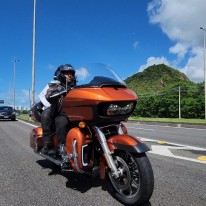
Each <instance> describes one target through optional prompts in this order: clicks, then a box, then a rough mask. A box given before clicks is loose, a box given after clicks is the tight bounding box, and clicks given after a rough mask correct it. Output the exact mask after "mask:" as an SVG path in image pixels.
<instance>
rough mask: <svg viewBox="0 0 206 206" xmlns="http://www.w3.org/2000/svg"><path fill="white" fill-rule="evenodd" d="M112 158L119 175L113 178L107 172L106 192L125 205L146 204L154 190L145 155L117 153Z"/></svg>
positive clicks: (151, 173)
mask: <svg viewBox="0 0 206 206" xmlns="http://www.w3.org/2000/svg"><path fill="white" fill-rule="evenodd" d="M113 158H114V161H115V165H116V167H117V170H118V171H119V173H120V174H121V175H120V177H119V178H115V177H114V176H112V173H111V171H108V172H107V176H106V178H107V182H108V192H109V193H110V194H111V195H112V196H113V197H114V198H115V199H117V200H118V201H119V202H121V203H123V204H125V205H129V206H132V205H141V204H143V203H145V202H148V201H149V199H150V198H151V196H152V193H153V190H154V174H153V170H152V167H151V164H150V162H149V159H148V157H147V155H146V154H145V153H143V154H131V153H129V152H124V151H118V152H117V153H115V154H114V156H113Z"/></svg>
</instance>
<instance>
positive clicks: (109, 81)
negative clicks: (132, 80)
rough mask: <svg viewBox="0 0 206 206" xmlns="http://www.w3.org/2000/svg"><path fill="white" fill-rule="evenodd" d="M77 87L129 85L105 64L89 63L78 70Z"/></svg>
mask: <svg viewBox="0 0 206 206" xmlns="http://www.w3.org/2000/svg"><path fill="white" fill-rule="evenodd" d="M76 78H77V86H76V87H105V86H119V87H127V85H126V83H125V82H124V81H123V80H122V79H121V78H120V77H119V76H118V75H117V74H116V73H115V72H114V71H113V69H112V68H111V67H109V66H107V65H105V64H99V63H97V64H89V65H87V66H84V67H81V68H80V69H77V70H76Z"/></svg>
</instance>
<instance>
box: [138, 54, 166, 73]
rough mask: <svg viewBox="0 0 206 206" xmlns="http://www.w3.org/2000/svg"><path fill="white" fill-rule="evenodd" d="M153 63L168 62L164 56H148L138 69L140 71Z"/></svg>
mask: <svg viewBox="0 0 206 206" xmlns="http://www.w3.org/2000/svg"><path fill="white" fill-rule="evenodd" d="M154 64H165V65H168V66H169V62H168V60H167V59H166V58H165V57H149V58H148V59H147V64H145V65H142V66H140V68H139V71H140V72H141V71H143V70H144V69H146V68H147V67H149V66H152V65H154Z"/></svg>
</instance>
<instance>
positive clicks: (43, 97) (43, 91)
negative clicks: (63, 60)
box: [39, 85, 51, 109]
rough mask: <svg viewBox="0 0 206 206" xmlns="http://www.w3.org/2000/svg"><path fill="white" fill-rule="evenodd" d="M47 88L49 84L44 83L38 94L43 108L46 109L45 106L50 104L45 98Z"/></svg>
mask: <svg viewBox="0 0 206 206" xmlns="http://www.w3.org/2000/svg"><path fill="white" fill-rule="evenodd" d="M48 89H49V86H48V85H46V87H45V88H44V89H43V90H42V92H41V93H40V94H39V99H40V101H41V102H42V104H43V105H44V109H46V108H48V107H50V106H51V104H50V103H49V102H48V101H47V100H46V97H45V95H46V93H47V90H48Z"/></svg>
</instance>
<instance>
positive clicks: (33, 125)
mask: <svg viewBox="0 0 206 206" xmlns="http://www.w3.org/2000/svg"><path fill="white" fill-rule="evenodd" d="M18 122H22V123H24V124H27V125H29V126H32V127H38V126H37V125H35V124H30V123H28V122H25V121H22V120H20V119H18Z"/></svg>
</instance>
